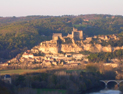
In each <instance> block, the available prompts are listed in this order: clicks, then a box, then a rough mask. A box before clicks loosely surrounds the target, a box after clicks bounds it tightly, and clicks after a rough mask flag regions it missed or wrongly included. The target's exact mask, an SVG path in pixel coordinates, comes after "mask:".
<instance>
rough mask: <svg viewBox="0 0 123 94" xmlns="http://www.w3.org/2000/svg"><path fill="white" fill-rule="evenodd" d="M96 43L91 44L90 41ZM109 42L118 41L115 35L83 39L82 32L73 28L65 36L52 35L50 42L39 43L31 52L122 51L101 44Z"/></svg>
mask: <svg viewBox="0 0 123 94" xmlns="http://www.w3.org/2000/svg"><path fill="white" fill-rule="evenodd" d="M94 40H95V41H96V42H95V43H92V41H94ZM109 40H119V38H118V37H117V36H116V35H114V34H113V35H102V36H94V37H87V38H86V39H84V38H83V31H78V30H77V29H75V28H73V31H72V34H68V35H67V36H62V33H53V36H52V40H50V41H44V42H41V43H40V45H38V46H35V47H34V48H33V49H31V51H33V52H34V53H35V52H39V51H41V52H44V53H52V54H57V53H58V52H61V51H62V52H65V53H66V52H76V53H78V52H80V51H90V52H113V51H115V50H118V49H123V46H122V47H111V45H108V46H102V45H101V42H102V41H105V42H108V41H109Z"/></svg>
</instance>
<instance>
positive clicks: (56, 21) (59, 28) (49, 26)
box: [0, 14, 123, 59]
mask: <svg viewBox="0 0 123 94" xmlns="http://www.w3.org/2000/svg"><path fill="white" fill-rule="evenodd" d="M73 27H76V28H77V29H79V30H83V32H84V36H93V35H102V34H113V33H115V34H117V33H122V32H123V16H113V15H96V14H92V15H78V16H73V15H64V16H27V17H0V57H1V58H6V59H10V58H13V57H14V56H16V55H17V54H18V53H20V52H22V51H24V50H25V49H30V48H32V47H33V46H35V45H37V44H38V43H40V42H41V41H44V40H49V39H51V36H52V34H53V33H56V32H58V33H62V34H63V35H67V34H68V33H71V32H72V28H73Z"/></svg>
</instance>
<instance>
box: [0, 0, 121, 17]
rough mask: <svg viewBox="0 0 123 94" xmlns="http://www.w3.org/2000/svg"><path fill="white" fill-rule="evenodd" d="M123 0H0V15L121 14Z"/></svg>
mask: <svg viewBox="0 0 123 94" xmlns="http://www.w3.org/2000/svg"><path fill="white" fill-rule="evenodd" d="M122 4H123V0H100V1H99V0H93V1H92V0H1V3H0V17H12V16H16V17H22V16H31V15H32V16H34V15H43V16H62V15H81V14H82V15H86V14H107V15H122V16H123V11H122V9H123V6H122Z"/></svg>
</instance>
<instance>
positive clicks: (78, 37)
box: [72, 28, 83, 40]
mask: <svg viewBox="0 0 123 94" xmlns="http://www.w3.org/2000/svg"><path fill="white" fill-rule="evenodd" d="M72 38H73V39H74V40H81V39H83V31H82V30H81V31H78V30H77V29H75V28H73V31H72Z"/></svg>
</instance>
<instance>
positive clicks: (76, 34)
mask: <svg viewBox="0 0 123 94" xmlns="http://www.w3.org/2000/svg"><path fill="white" fill-rule="evenodd" d="M58 37H59V38H60V39H63V37H62V33H53V36H52V39H53V40H58ZM67 37H69V38H71V39H74V40H82V39H83V31H82V30H81V31H78V30H77V29H75V28H73V31H72V34H68V35H67Z"/></svg>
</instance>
